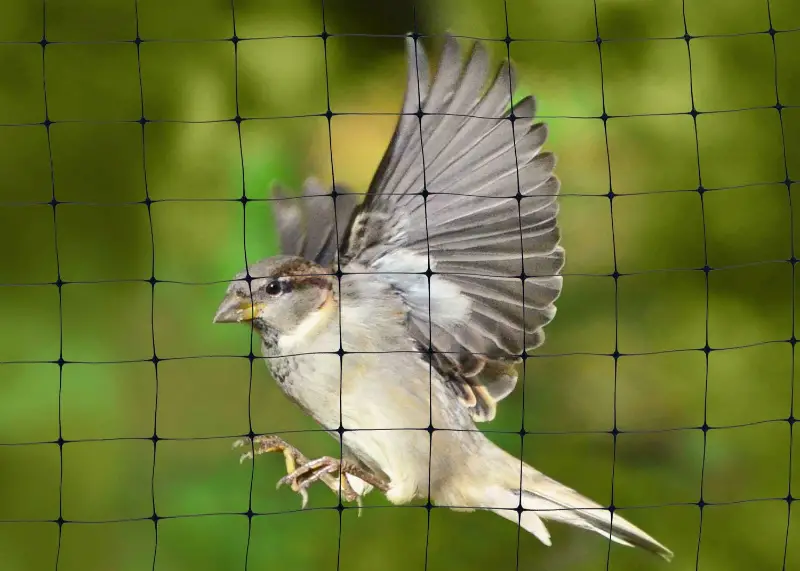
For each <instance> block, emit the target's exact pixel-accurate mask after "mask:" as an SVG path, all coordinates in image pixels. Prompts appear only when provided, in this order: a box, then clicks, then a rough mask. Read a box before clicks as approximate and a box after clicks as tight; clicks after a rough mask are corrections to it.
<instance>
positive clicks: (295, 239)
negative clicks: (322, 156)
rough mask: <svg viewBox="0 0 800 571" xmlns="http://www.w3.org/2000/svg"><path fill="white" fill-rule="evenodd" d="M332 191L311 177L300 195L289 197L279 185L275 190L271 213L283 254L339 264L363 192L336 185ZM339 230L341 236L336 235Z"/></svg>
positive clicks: (325, 264)
mask: <svg viewBox="0 0 800 571" xmlns="http://www.w3.org/2000/svg"><path fill="white" fill-rule="evenodd" d="M336 194H337V196H336V197H335V198H334V196H333V194H332V193H331V191H330V190H326V189H325V188H323V187H322V186H321V185H320V183H319V182H317V181H316V180H315V179H313V178H310V179H308V180H306V182H305V185H304V187H303V194H302V195H301V196H289V195H287V194H286V193H285V192H284V191H283V189H282V188H281V187H279V186H276V187H274V188H273V190H272V196H273V199H274V200H273V202H272V212H273V216H274V218H275V227H276V229H277V230H278V238H279V240H280V247H281V253H282V254H285V255H288V256H300V257H303V258H305V259H307V260H312V261H314V262H316V263H318V264H319V265H320V266H322V267H330V266H333V265H335V264H336V260H337V258H336V251H337V247H338V245H339V244H340V243H341V242H342V239H343V237H344V232H345V229H346V228H347V223H348V221H349V220H350V219H351V218H352V216H353V212H354V211H355V208H356V206H357V205H358V202H359V200H360V198H361V197H360V195H357V194H353V193H351V192H349V190H347V189H346V188H342V187H339V186H338V185H337V186H336ZM337 229H338V236H337Z"/></svg>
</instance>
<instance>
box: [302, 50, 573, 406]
mask: <svg viewBox="0 0 800 571" xmlns="http://www.w3.org/2000/svg"><path fill="white" fill-rule="evenodd" d="M407 50H408V66H409V73H408V83H407V88H406V94H405V100H404V103H403V109H402V113H403V115H402V116H401V117H400V119H399V121H398V124H397V127H396V129H395V132H394V135H393V137H392V140H391V143H390V145H389V148H388V149H387V151H386V153H385V155H384V157H383V159H382V161H381V163H380V166H379V168H378V171H377V173H376V175H375V177H374V179H373V181H372V183H371V185H370V188H369V191H368V193H367V195H366V198H365V199H364V201H363V203H362V204H360V205H358V206H356V205H355V204H352V205H351V204H350V203H346V204H344V205H343V208H344V209H345V210H346V209H349V210H350V211H351V212H354V214H353V216H352V218H351V219H350V223H349V226H348V228H347V231H346V233H345V235H344V241H343V244H342V247H341V252H342V254H341V262H342V268H343V270H344V271H345V272H346V271H347V264H348V263H352V264H353V265H354V266H355V265H357V266H358V267H359V268H363V267H366V268H368V269H369V271H371V272H375V273H377V274H379V275H380V277H381V278H382V279H385V280H387V281H388V282H389V283H391V285H392V286H393V287H394V288H395V290H396V291H398V292H399V294H400V295H401V296H402V298H403V300H404V302H405V304H406V307H407V309H408V327H409V331H410V333H411V335H412V336H413V337H414V338H415V340H416V341H417V342H418V343H419V345H420V347H423V348H425V350H427V349H428V347H429V346H430V347H431V348H432V349H433V351H434V353H433V356H432V360H433V364H434V366H436V368H437V369H438V370H439V372H440V373H441V374H442V375H443V376H444V377H445V378H446V379H447V380H448V381H449V382H450V383H451V385H452V386H453V387H454V388H455V389H457V390H458V394H459V396H460V397H461V398H462V400H463V402H464V403H465V404H466V405H467V406H469V407H471V408H472V413H473V417H474V418H475V419H476V420H490V419H491V418H493V417H494V414H495V404H496V402H497V401H499V400H500V399H502V398H504V397H505V396H507V395H508V394H509V393H510V392H511V391H512V390H513V388H514V386H515V385H516V382H517V371H516V369H515V367H514V365H515V364H516V363H517V362H518V361H519V358H520V356H521V354H522V353H523V351H524V350H526V349H532V348H535V347H538V346H539V345H541V343H542V342H543V341H544V333H543V331H542V328H543V327H544V326H545V325H547V324H548V323H549V322H550V321H551V320H552V319H553V317H554V315H555V312H556V309H555V306H554V302H555V300H556V298H557V297H558V295H559V294H560V292H561V284H562V278H561V276H560V272H561V269H562V267H563V265H564V251H563V249H562V248H561V247H560V246H559V229H558V226H557V224H556V215H557V212H558V205H557V202H556V197H557V194H558V191H559V182H558V179H557V178H556V177H555V176H554V175H553V168H554V166H555V158H554V156H553V155H552V154H551V153H545V152H541V148H542V145H543V144H544V142H545V139H546V137H547V128H546V126H545V125H544V124H541V123H538V124H532V117H533V116H534V111H535V103H534V100H533V98H531V97H529V98H526V99H523V100H522V101H520V102H519V103H517V104H516V105H515V106H514V109H513V113H514V116H515V119H514V120H510V119H511V116H510V113H511V109H510V107H511V94H512V93H513V89H514V85H513V83H514V80H513V75H514V72H513V68H512V66H511V64H510V63H509V62H505V63H504V64H503V65H502V66H501V67H500V69H499V70H498V71H497V72H496V74H494V75H493V76H490V73H491V70H490V63H489V56H488V53H487V52H486V50H485V48H484V47H483V46H482V45H481V44H480V43H476V44H475V45H474V47H473V49H472V51H471V53H470V54H469V57H468V59H467V61H466V63H464V61H463V58H462V52H461V48H460V47H459V44H458V43H457V42H456V40H455V39H454V38H452V37H449V38H448V39H447V41H446V43H445V46H444V51H443V54H442V56H441V61H440V63H439V66H438V70H437V73H436V76H435V79H434V80H433V81H432V82H431V81H430V77H429V70H428V61H427V58H426V56H425V52H424V51H423V48H422V45H421V44H420V43H418V42H417V41H416V40H414V39H412V38H409V39H408V40H407ZM341 198H342V197H341V196H339V197H337V199H341ZM337 204H338V200H337ZM331 208H332V205H331ZM353 209H355V210H353ZM338 220H339V221H340V223H339V224H340V225H341V220H343V218H341V217H338ZM306 243H309V240H308V239H307V240H306ZM326 251H327V250H326ZM429 316H430V319H429Z"/></svg>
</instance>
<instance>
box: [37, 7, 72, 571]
mask: <svg viewBox="0 0 800 571" xmlns="http://www.w3.org/2000/svg"><path fill="white" fill-rule="evenodd" d="M38 43H39V45H41V46H42V91H43V94H44V100H43V102H44V122H43V123H42V125H44V128H45V131H46V133H47V158H48V165H49V168H50V187H51V192H52V199H51V200H50V205H51V206H52V208H53V247H54V249H55V262H56V281H55V286H56V287H57V288H58V360H57V361H56V364H58V440H56V444H57V445H58V518H57V519H56V520H55V523H56V524H57V525H58V539H57V541H58V543H57V545H56V556H55V569H56V570H58V565H59V562H60V561H61V548H62V541H63V537H64V523H65V520H64V442H65V441H64V430H63V426H62V411H63V391H64V363H65V361H64V300H63V296H62V286H63V281H62V280H61V259H60V256H59V248H58V212H57V208H58V199H57V198H56V175H55V166H54V163H53V144H52V138H51V133H50V126H51V124H52V122H51V121H50V109H49V105H48V97H47V45H48V43H49V42H48V41H47V0H42V39H41V41H40V42H38Z"/></svg>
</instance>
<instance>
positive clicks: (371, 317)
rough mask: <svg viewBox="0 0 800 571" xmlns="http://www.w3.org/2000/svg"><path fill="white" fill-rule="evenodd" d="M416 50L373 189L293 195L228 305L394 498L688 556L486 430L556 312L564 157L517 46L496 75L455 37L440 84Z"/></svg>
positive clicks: (277, 374)
mask: <svg viewBox="0 0 800 571" xmlns="http://www.w3.org/2000/svg"><path fill="white" fill-rule="evenodd" d="M407 50H408V56H409V57H408V65H409V73H408V83H407V88H406V94H405V100H404V103H403V108H402V113H403V115H401V117H400V119H399V121H398V124H397V127H396V130H395V132H394V135H393V137H392V140H391V143H390V145H389V148H388V149H387V151H386V153H385V155H384V157H383V160H382V161H381V163H380V165H379V167H378V170H377V173H376V174H375V176H374V179H373V181H372V183H371V185H370V187H369V189H368V192H367V193H366V195H357V194H353V193H349V192H343V191H342V189H337V190H338V192H337V193H336V196H335V198H334V196H333V195H332V194H331V193H330V192H328V191H326V190H325V189H324V188H322V187H320V186H319V184H318V183H316V182H314V181H312V180H310V181H308V182H307V184H306V188H305V192H304V194H303V196H302V197H298V198H286V199H285V200H282V201H276V202H275V206H276V216H277V218H276V221H277V222H276V223H277V226H278V229H279V233H280V236H281V247H282V252H283V255H281V256H276V257H273V258H270V259H267V260H263V261H260V262H258V263H256V264H254V265H252V266H251V267H250V268H248V270H247V271H246V272H242V273H240V274H239V275H238V276H236V280H235V281H233V282H232V283H231V285H230V287H229V289H228V292H227V294H226V298H225V300H224V301H223V303H222V305H221V306H220V309H219V311H218V313H217V316H216V318H215V320H216V321H228V322H241V321H246V322H249V323H251V324H252V325H253V327H254V328H255V330H256V331H257V332H258V333H259V335H260V336H261V340H262V352H263V354H264V356H265V357H267V358H268V359H267V362H268V364H269V367H270V369H271V372H272V375H273V376H274V378H275V379H276V381H277V382H278V384H279V386H280V387H281V389H282V390H283V392H284V393H285V394H286V395H287V396H288V397H289V398H290V399H291V400H292V401H294V402H295V403H297V404H298V405H299V406H300V407H301V408H302V409H303V410H304V411H305V412H306V413H308V414H309V415H311V416H312V417H313V418H314V419H315V420H316V421H317V422H318V423H320V424H321V425H322V426H323V427H324V428H325V429H326V430H328V431H330V432H331V434H332V435H333V436H334V437H336V438H340V441H341V444H342V449H343V453H344V460H346V461H348V462H350V463H351V465H353V466H358V467H360V468H362V469H364V470H366V471H368V472H369V473H371V474H374V475H376V476H377V477H378V478H379V479H380V480H382V481H385V482H387V486H386V489H385V492H386V496H387V498H388V499H389V500H390V501H391V502H393V503H397V504H402V503H406V502H409V501H411V500H412V499H414V498H419V497H421V498H426V497H430V498H431V500H432V501H433V502H435V503H436V504H437V505H444V506H450V507H453V508H454V509H464V510H467V511H470V510H473V509H488V510H491V511H494V512H495V513H497V514H499V515H501V516H502V517H504V518H507V519H509V520H512V521H514V522H517V523H518V524H519V525H520V526H521V527H522V528H524V529H525V530H527V531H528V532H530V533H532V534H533V535H535V536H536V537H537V538H539V539H540V540H541V541H542V542H544V543H545V544H548V545H549V544H550V535H549V532H548V530H547V529H546V527H545V525H544V523H543V520H553V521H559V522H564V523H568V524H571V525H574V526H577V527H581V528H584V529H588V530H591V531H595V532H597V533H600V534H602V535H604V536H606V537H609V536H610V538H611V539H612V540H614V541H616V542H618V543H621V544H624V545H636V546H640V547H643V548H645V549H647V550H649V551H652V552H654V553H657V554H659V555H661V556H663V557H664V558H667V559H669V558H671V556H672V553H671V552H670V551H669V550H668V549H667V548H666V547H664V546H663V545H661V544H660V543H658V542H657V541H656V540H655V539H653V538H652V537H650V536H649V535H647V534H646V533H645V532H643V531H642V530H640V529H638V528H637V527H635V526H634V525H632V524H630V523H628V522H627V521H626V520H624V519H623V518H621V517H620V516H619V515H617V514H614V515H613V516H612V514H611V513H610V511H609V510H607V509H604V508H602V507H601V506H600V505H598V504H596V503H594V502H592V501H591V500H588V499H587V498H584V497H583V496H581V495H580V494H578V493H577V492H575V491H573V490H571V489H570V488H568V487H566V486H564V485H562V484H560V483H558V482H556V481H554V480H551V479H550V478H548V477H546V476H545V475H543V474H541V473H540V472H538V471H537V470H535V469H534V468H532V467H530V466H528V465H526V464H524V463H522V462H521V461H520V460H518V459H517V458H515V457H513V456H512V455H510V454H508V453H507V452H505V451H504V450H502V449H501V448H499V447H497V446H496V445H494V444H493V443H491V442H490V441H489V440H488V439H487V438H486V437H485V436H484V435H483V434H482V433H481V432H480V431H479V430H477V428H476V425H475V423H476V422H483V421H488V420H491V419H492V418H494V416H495V410H496V406H497V403H498V402H499V401H501V400H502V399H504V398H505V397H506V396H508V395H509V394H510V393H511V392H512V391H513V389H514V387H515V385H516V383H517V379H518V372H517V369H516V367H515V365H517V364H518V363H519V361H520V356H521V355H522V353H523V351H525V350H532V349H535V348H536V347H538V346H540V345H541V344H542V343H543V341H544V332H543V328H544V327H545V326H546V325H547V324H548V323H550V321H551V320H552V319H553V317H554V316H555V313H556V308H555V305H554V302H555V301H556V298H557V297H558V296H559V294H560V292H561V286H562V278H561V276H560V272H561V269H562V267H563V265H564V250H563V249H562V248H561V247H560V246H559V229H558V225H557V223H556V216H557V213H558V203H557V201H556V198H557V195H558V191H559V181H558V179H557V178H556V177H555V175H554V174H553V169H554V166H555V158H554V156H553V155H552V154H551V153H547V152H542V150H541V149H542V146H543V145H544V143H545V140H546V138H547V128H546V126H545V125H544V124H542V123H537V124H532V118H533V116H534V112H535V103H534V99H533V98H531V97H528V98H526V99H523V100H522V101H520V102H519V103H517V104H516V105H515V106H514V109H513V113H514V116H515V118H516V119H515V120H514V121H511V120H509V116H510V113H511V93H513V90H514V79H513V75H514V74H513V68H512V66H511V65H510V64H509V63H508V62H506V63H504V64H503V65H502V66H501V67H500V69H499V71H497V73H496V74H495V75H494V76H490V62H489V56H488V54H487V51H486V50H485V48H484V47H483V46H482V45H481V44H480V43H477V44H475V45H474V47H473V49H472V51H471V53H470V54H469V56H468V58H467V61H466V63H464V60H463V56H462V52H461V48H460V47H459V44H458V43H457V42H456V41H455V40H454V39H453V38H448V39H447V41H446V43H445V46H444V51H443V54H442V56H441V61H440V64H439V66H438V70H437V73H436V76H435V79H434V80H433V81H431V80H430V78H429V66H428V61H427V58H426V56H425V52H424V51H423V48H422V45H421V44H420V43H418V42H416V41H414V40H413V39H411V38H409V39H408V40H407ZM420 110H421V111H422V113H421V114H420V113H418V111H420ZM425 191H426V192H425ZM362 197H363V200H360V199H361V198H362ZM337 269H340V270H341V273H340V274H338V275H337V274H336V270H337ZM340 349H341V350H342V351H340ZM429 349H430V350H429ZM340 426H341V427H342V428H343V429H344V431H343V432H342V433H341V436H340V434H339V432H337V429H339V427H340ZM429 427H432V428H433V429H434V430H433V431H430V430H429ZM326 466H327V468H326V469H327V470H328V471H329V473H332V472H333V471H334V470H339V471H340V475H342V474H344V472H346V471H347V470H346V469H345V468H343V467H341V466H340V467H338V468H336V467H332V465H330V463H329V464H326ZM354 470H355V468H354ZM312 472H313V470H310V469H309V470H306V472H305V474H306V475H308V474H309V473H312ZM353 473H354V472H351V473H350V475H352V474H353ZM295 480H296V481H295V482H294V483H295V484H296V485H297V486H300V487H302V485H301V482H300V480H299V476H298V477H295ZM348 480H349V481H350V482H351V483H353V484H355V483H356V482H357V478H348ZM362 484H363V482H362ZM296 489H297V488H296ZM360 489H361V490H362V491H363V490H364V487H363V486H361V488H360ZM520 508H521V509H520ZM609 528H610V534H609Z"/></svg>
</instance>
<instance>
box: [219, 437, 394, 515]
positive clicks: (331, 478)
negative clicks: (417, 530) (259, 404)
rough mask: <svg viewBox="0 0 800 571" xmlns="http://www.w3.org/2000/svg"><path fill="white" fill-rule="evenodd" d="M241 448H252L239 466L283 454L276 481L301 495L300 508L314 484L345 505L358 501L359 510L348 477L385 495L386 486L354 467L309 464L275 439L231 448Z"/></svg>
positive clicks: (328, 460)
mask: <svg viewBox="0 0 800 571" xmlns="http://www.w3.org/2000/svg"><path fill="white" fill-rule="evenodd" d="M244 446H251V450H250V451H249V452H245V453H244V454H242V455H241V457H240V459H239V461H240V462H244V461H245V460H248V459H251V458H253V456H254V455H259V454H264V453H266V452H281V453H283V456H284V460H285V463H286V473H287V475H286V476H284V477H283V478H281V479H280V480H279V481H278V487H280V486H282V485H283V484H289V485H290V486H291V488H292V490H293V491H295V492H297V493H298V494H300V497H301V498H302V501H303V503H302V507H303V508H305V507H306V504H307V503H308V488H309V486H311V484H313V483H314V482H317V481H320V482H322V483H323V484H325V485H326V486H328V488H330V489H331V491H333V492H334V493H335V494H340V493H341V496H342V499H344V500H345V501H347V502H352V501H357V502H358V505H359V507H360V506H361V495H360V494H359V493H357V492H356V491H355V490H354V489H353V487H352V486H351V485H350V482H349V481H348V478H347V474H350V475H352V476H355V477H356V478H359V479H360V480H362V481H364V482H366V483H367V484H369V485H371V486H374V487H376V488H378V489H380V490H381V491H384V492H385V491H386V490H387V489H388V485H387V484H386V483H385V482H383V480H381V479H380V478H377V477H376V476H375V475H373V474H372V473H371V472H368V471H366V470H364V469H362V468H360V467H359V466H356V465H355V464H352V463H350V462H347V461H340V460H338V459H336V458H333V457H330V456H323V457H321V458H317V459H316V460H309V459H308V458H307V457H306V456H305V455H304V454H303V453H302V452H300V451H299V450H298V449H297V448H295V447H294V446H292V445H291V444H289V443H287V442H286V441H285V440H283V439H282V438H279V437H278V436H272V435H266V436H256V437H255V438H254V439H253V440H252V441H251V440H250V439H249V438H240V439H239V440H237V441H236V442H234V443H233V447H234V448H241V447H244Z"/></svg>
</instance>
